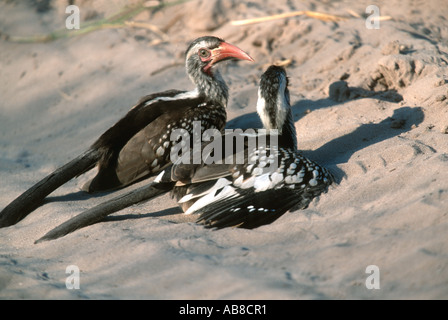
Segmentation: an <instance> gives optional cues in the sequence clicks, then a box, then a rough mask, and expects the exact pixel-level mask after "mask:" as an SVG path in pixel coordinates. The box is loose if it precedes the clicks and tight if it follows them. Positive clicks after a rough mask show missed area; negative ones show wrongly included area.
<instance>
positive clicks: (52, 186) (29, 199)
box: [0, 149, 101, 228]
mask: <svg viewBox="0 0 448 320" xmlns="http://www.w3.org/2000/svg"><path fill="white" fill-rule="evenodd" d="M100 156H101V154H100V152H98V151H97V150H95V149H89V150H88V151H86V152H84V153H83V154H81V155H80V156H78V157H77V158H75V159H73V160H72V161H70V162H69V163H67V164H65V165H64V166H62V167H60V168H59V169H57V170H56V171H54V172H53V173H51V174H50V175H48V176H46V177H45V178H44V179H42V180H41V181H39V182H38V183H36V184H35V185H34V186H32V187H31V188H30V189H28V190H27V191H25V192H24V193H22V194H21V195H20V196H19V197H17V198H16V199H15V200H14V201H12V202H11V203H10V204H9V205H7V206H6V207H5V208H4V209H3V210H2V211H1V212H0V228H3V227H8V226H11V225H14V224H16V223H17V222H19V221H20V220H22V219H23V218H25V217H26V216H27V215H28V214H30V213H31V212H33V211H34V210H35V209H37V208H38V207H39V206H40V205H41V204H42V202H43V200H44V199H45V197H46V196H48V195H49V194H50V193H52V192H53V191H54V190H56V189H57V188H59V187H60V186H61V185H63V184H64V183H66V182H67V181H69V180H71V179H73V178H74V177H76V176H78V175H80V174H82V173H84V172H86V171H87V170H89V169H91V168H93V166H94V165H95V163H96V162H97V161H98V160H99V158H100Z"/></svg>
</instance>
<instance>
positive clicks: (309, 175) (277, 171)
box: [36, 66, 334, 242]
mask: <svg viewBox="0 0 448 320" xmlns="http://www.w3.org/2000/svg"><path fill="white" fill-rule="evenodd" d="M257 112H258V114H259V116H260V118H261V120H262V123H263V126H264V128H265V129H261V130H258V131H255V130H252V131H251V132H247V130H246V131H245V132H238V133H233V134H232V135H235V134H236V135H237V136H238V135H242V136H246V137H253V136H255V137H256V138H257V144H256V145H255V147H254V145H253V144H252V145H251V144H250V143H249V140H244V147H243V150H237V149H233V154H231V155H230V156H231V158H230V159H231V160H232V161H233V162H232V161H230V163H229V161H220V163H212V164H206V163H205V162H206V160H205V159H206V158H203V159H202V160H203V161H202V162H201V163H200V164H191V162H189V163H183V161H180V160H179V161H177V162H175V163H174V164H173V165H171V166H170V167H169V168H167V169H165V170H164V171H162V172H161V173H160V174H159V175H158V176H157V178H156V179H155V180H154V182H153V183H152V184H150V185H149V186H144V187H141V188H139V189H136V190H134V191H131V192H129V193H127V194H125V195H122V196H119V197H117V198H115V199H112V200H111V201H109V202H107V203H104V204H100V205H98V206H96V207H94V208H92V209H90V210H87V211H85V212H83V213H81V214H80V215H78V216H76V217H74V218H72V219H70V220H68V221H67V222H65V223H63V224H61V225H60V226H58V227H56V228H55V229H53V230H51V231H50V232H48V233H47V234H46V235H45V236H43V237H42V238H41V239H39V240H38V241H36V242H40V241H45V240H52V239H56V238H59V237H62V236H64V235H66V234H68V233H70V232H72V231H74V230H76V229H79V228H82V227H84V226H87V225H89V224H92V223H95V222H98V221H100V220H102V219H103V218H104V217H106V216H107V215H109V214H111V213H113V212H116V211H119V210H121V209H123V208H126V207H128V206H130V205H133V204H136V203H139V202H144V201H148V200H150V199H151V198H154V197H155V196H157V195H160V194H164V193H166V192H168V191H170V190H171V193H172V195H173V197H175V198H176V199H177V200H178V202H179V205H180V206H181V207H182V209H183V210H184V211H185V213H186V214H190V213H198V214H199V218H198V222H199V223H202V224H204V225H205V226H206V227H211V228H224V227H232V226H234V227H242V228H256V227H258V226H261V225H264V224H268V223H271V222H273V221H275V220H276V219H277V218H279V217H280V216H281V215H283V214H284V213H285V212H286V211H288V210H289V209H291V208H293V207H294V208H297V209H303V208H306V207H307V206H308V204H309V203H310V202H311V201H312V200H313V199H314V198H315V197H316V196H318V195H320V194H321V193H323V192H326V191H327V189H328V186H329V185H330V184H331V183H332V182H333V181H334V179H333V177H332V175H331V173H330V172H329V171H328V170H327V169H325V168H324V167H321V166H319V165H318V164H317V163H315V162H313V161H311V160H309V159H307V158H305V157H304V156H303V155H301V154H300V153H299V152H298V151H297V138H296V130H295V126H294V121H293V116H292V111H291V105H290V100H289V91H288V78H287V76H286V72H285V70H284V69H283V68H281V67H278V66H270V67H269V68H268V69H267V71H266V72H265V73H264V74H263V75H262V77H261V80H260V85H259V90H258V102H257ZM225 136H226V134H224V135H223V136H222V137H223V139H222V140H220V141H221V146H220V147H221V148H222V149H221V152H220V154H221V155H222V158H221V160H223V159H224V158H226V157H228V156H229V154H228V153H226V151H225V147H224V145H225V144H226V143H223V142H224V138H225ZM232 139H233V137H232ZM211 143H213V142H211ZM211 143H210V144H211ZM207 145H209V144H204V147H203V149H202V152H203V150H205V147H206V146H207ZM211 150H213V152H212V153H213V155H215V152H216V149H211ZM241 152H242V155H243V157H244V161H242V163H241V164H238V163H237V160H236V155H238V154H239V153H241ZM202 155H203V156H204V153H202ZM190 157H192V155H190ZM274 164H275V165H274Z"/></svg>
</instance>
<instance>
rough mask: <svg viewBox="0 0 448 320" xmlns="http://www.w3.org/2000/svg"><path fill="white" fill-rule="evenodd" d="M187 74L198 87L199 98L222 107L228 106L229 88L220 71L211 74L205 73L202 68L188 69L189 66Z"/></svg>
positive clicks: (213, 71)
mask: <svg viewBox="0 0 448 320" xmlns="http://www.w3.org/2000/svg"><path fill="white" fill-rule="evenodd" d="M187 72H188V75H189V76H190V79H191V80H192V81H193V83H194V84H195V85H196V90H197V91H198V93H199V96H201V97H204V98H205V99H206V100H207V101H210V102H216V103H219V104H221V105H222V106H226V105H227V100H228V98H229V88H228V87H227V84H226V83H225V81H224V79H223V78H222V76H221V73H220V72H219V71H218V70H210V72H209V73H205V72H204V71H203V70H202V69H201V68H188V65H187Z"/></svg>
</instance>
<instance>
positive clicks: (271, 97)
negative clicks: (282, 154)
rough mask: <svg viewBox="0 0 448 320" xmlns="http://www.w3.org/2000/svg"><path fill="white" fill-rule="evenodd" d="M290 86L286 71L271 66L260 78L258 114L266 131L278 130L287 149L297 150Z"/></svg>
mask: <svg viewBox="0 0 448 320" xmlns="http://www.w3.org/2000/svg"><path fill="white" fill-rule="evenodd" d="M288 84H289V80H288V77H287V75H286V71H285V69H284V68H282V67H279V66H275V65H272V66H270V67H269V68H268V69H267V70H266V71H265V72H264V73H263V75H262V76H261V78H260V85H259V87H258V101H257V112H258V115H259V116H260V119H261V122H262V123H263V127H264V128H265V129H268V130H271V129H276V130H278V133H279V134H280V135H281V136H283V141H284V143H286V145H284V146H285V147H291V148H297V137H296V130H295V126H294V119H293V117H292V110H291V104H290V97H289V90H288Z"/></svg>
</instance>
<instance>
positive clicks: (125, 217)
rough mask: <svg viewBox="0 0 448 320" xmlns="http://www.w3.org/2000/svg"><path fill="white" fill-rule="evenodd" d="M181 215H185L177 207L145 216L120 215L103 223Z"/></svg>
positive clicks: (106, 219)
mask: <svg viewBox="0 0 448 320" xmlns="http://www.w3.org/2000/svg"><path fill="white" fill-rule="evenodd" d="M138 211H139V212H141V211H142V210H141V209H140V210H138ZM181 213H183V211H182V209H181V208H179V207H178V206H175V207H171V208H167V209H163V210H160V211H155V212H147V213H143V214H139V213H136V214H132V213H129V214H122V215H118V216H108V217H106V218H104V219H103V220H102V222H111V221H123V220H136V219H145V218H157V217H165V216H173V215H176V214H181Z"/></svg>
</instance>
